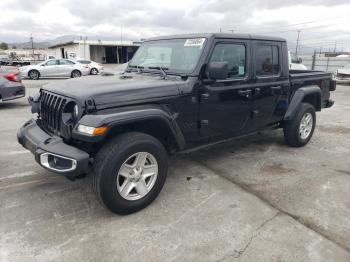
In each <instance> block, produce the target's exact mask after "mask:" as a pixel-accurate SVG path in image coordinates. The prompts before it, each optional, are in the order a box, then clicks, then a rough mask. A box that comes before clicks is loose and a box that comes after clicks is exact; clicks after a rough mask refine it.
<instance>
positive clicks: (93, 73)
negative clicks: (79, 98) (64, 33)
mask: <svg viewBox="0 0 350 262" xmlns="http://www.w3.org/2000/svg"><path fill="white" fill-rule="evenodd" d="M97 74H98V70H97V68H91V70H90V75H97Z"/></svg>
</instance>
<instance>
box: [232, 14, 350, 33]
mask: <svg viewBox="0 0 350 262" xmlns="http://www.w3.org/2000/svg"><path fill="white" fill-rule="evenodd" d="M345 17H346V18H348V17H349V16H348V15H346V16H339V17H328V18H323V19H317V20H312V21H307V22H302V23H297V24H290V25H283V26H268V27H266V26H265V27H259V26H258V25H256V26H248V27H247V26H246V25H244V24H240V25H235V27H240V26H242V27H244V28H245V29H249V27H251V28H254V29H255V28H259V29H273V28H281V27H291V26H298V25H305V24H312V23H317V22H324V21H329V20H336V19H340V18H345ZM228 31H229V30H228Z"/></svg>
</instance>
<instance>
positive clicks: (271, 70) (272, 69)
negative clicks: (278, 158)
mask: <svg viewBox="0 0 350 262" xmlns="http://www.w3.org/2000/svg"><path fill="white" fill-rule="evenodd" d="M255 68H256V69H255V70H256V75H257V76H266V75H276V74H278V73H279V72H280V65H279V56H278V47H277V46H275V45H258V46H257V49H256V61H255Z"/></svg>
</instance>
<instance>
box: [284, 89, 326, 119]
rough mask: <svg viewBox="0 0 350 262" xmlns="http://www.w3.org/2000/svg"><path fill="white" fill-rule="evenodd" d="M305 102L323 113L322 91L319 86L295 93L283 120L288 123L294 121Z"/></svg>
mask: <svg viewBox="0 0 350 262" xmlns="http://www.w3.org/2000/svg"><path fill="white" fill-rule="evenodd" d="M305 101H307V102H309V103H310V104H312V105H313V106H314V107H315V110H316V111H321V89H320V88H319V87H318V86H317V85H310V86H305V87H301V88H299V89H298V90H297V91H296V92H295V93H294V95H293V97H292V100H291V101H290V103H289V106H288V110H287V112H286V114H285V115H284V118H283V120H285V121H288V120H291V119H293V118H294V116H295V114H296V112H297V111H298V108H299V106H300V104H301V103H302V102H305Z"/></svg>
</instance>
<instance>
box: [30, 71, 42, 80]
mask: <svg viewBox="0 0 350 262" xmlns="http://www.w3.org/2000/svg"><path fill="white" fill-rule="evenodd" d="M28 76H29V78H30V79H32V80H38V79H39V77H40V73H39V72H38V71H37V70H30V71H29V73H28Z"/></svg>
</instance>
